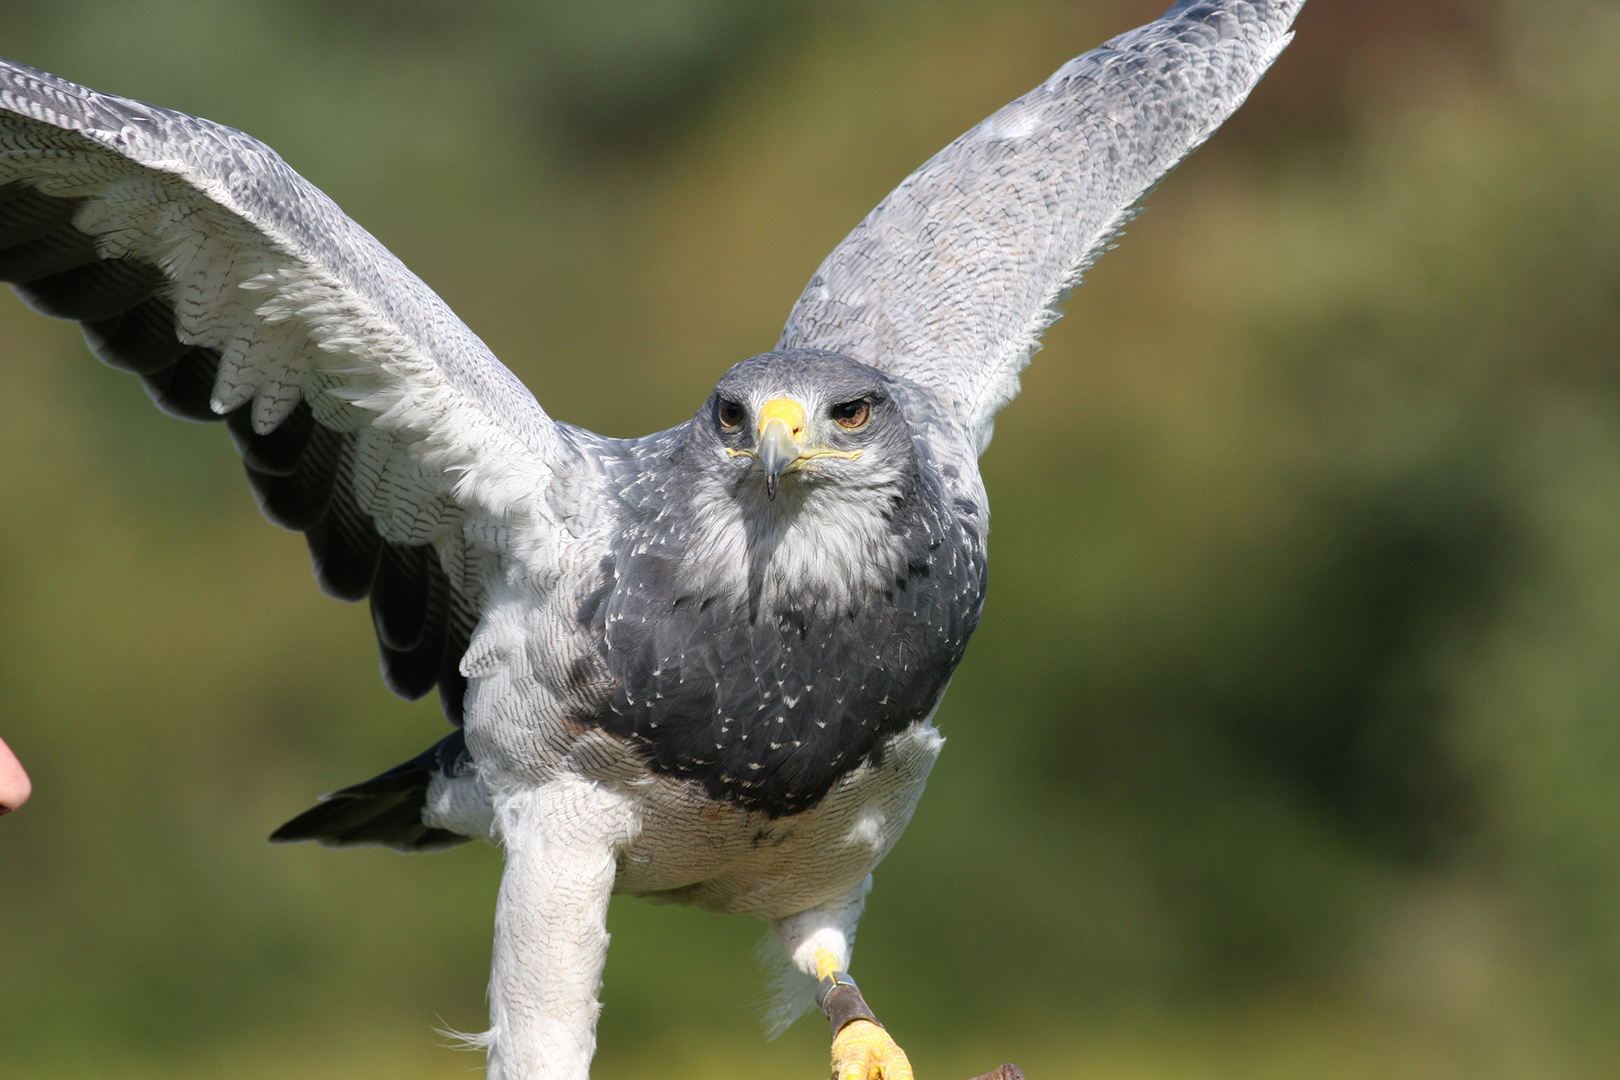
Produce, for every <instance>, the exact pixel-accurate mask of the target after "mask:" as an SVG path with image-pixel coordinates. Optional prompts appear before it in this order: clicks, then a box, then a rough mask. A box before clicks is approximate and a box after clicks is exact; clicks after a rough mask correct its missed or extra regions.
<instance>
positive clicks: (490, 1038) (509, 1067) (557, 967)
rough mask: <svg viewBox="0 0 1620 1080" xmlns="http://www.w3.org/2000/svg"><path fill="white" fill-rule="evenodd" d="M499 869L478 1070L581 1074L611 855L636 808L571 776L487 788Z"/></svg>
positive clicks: (576, 1079)
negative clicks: (501, 857)
mask: <svg viewBox="0 0 1620 1080" xmlns="http://www.w3.org/2000/svg"><path fill="white" fill-rule="evenodd" d="M494 801H495V814H496V821H497V824H498V827H499V829H500V836H501V842H502V845H503V846H504V847H505V849H506V872H505V873H504V874H503V875H502V876H501V890H500V896H499V898H498V900H497V901H496V905H495V952H494V963H493V964H492V966H491V971H490V980H489V1019H490V1029H489V1032H488V1034H486V1035H485V1036H483V1038H482V1039H481V1040H479V1041H481V1042H483V1043H484V1044H485V1045H486V1046H487V1048H488V1050H489V1072H488V1078H489V1080H587V1078H588V1076H589V1074H590V1066H591V1055H592V1054H593V1053H594V1052H595V1050H596V1017H597V1013H598V1012H599V1011H600V1010H601V1005H600V1003H599V1001H598V994H599V992H600V990H601V986H602V964H603V961H604V960H605V959H606V956H607V944H608V933H607V908H608V899H609V897H610V896H611V894H612V892H613V878H614V873H615V859H616V858H617V856H618V853H619V852H620V851H621V850H622V849H623V848H624V846H625V845H626V844H627V843H629V841H630V839H631V836H632V834H633V831H634V828H635V816H634V814H633V813H632V812H631V810H630V808H629V805H628V803H627V802H626V800H625V799H624V798H623V797H622V796H620V795H618V794H616V793H614V792H612V791H610V790H608V789H606V788H603V787H601V786H600V785H597V784H593V783H590V782H588V781H585V780H580V779H577V778H564V779H559V780H555V781H552V782H550V783H548V784H545V785H544V786H541V787H538V788H536V787H522V788H517V789H516V790H508V791H503V792H499V793H497V794H496V795H495V799H494Z"/></svg>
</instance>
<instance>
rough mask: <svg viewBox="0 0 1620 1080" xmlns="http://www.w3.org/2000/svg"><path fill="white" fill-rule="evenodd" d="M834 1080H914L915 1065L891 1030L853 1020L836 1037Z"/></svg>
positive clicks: (833, 1048) (833, 1051) (833, 1049)
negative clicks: (909, 1059)
mask: <svg viewBox="0 0 1620 1080" xmlns="http://www.w3.org/2000/svg"><path fill="white" fill-rule="evenodd" d="M832 1080H912V1075H911V1062H910V1061H908V1060H907V1059H906V1052H905V1051H904V1050H902V1049H900V1047H899V1045H898V1044H897V1043H896V1042H895V1041H894V1040H893V1039H891V1038H889V1033H888V1032H887V1031H884V1030H883V1029H882V1028H881V1027H879V1026H878V1025H877V1024H874V1023H872V1021H870V1020H852V1021H850V1022H849V1024H847V1025H846V1026H845V1027H844V1030H842V1031H840V1032H839V1033H838V1034H837V1035H836V1036H835V1037H834V1038H833V1044H832Z"/></svg>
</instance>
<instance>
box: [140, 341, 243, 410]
mask: <svg viewBox="0 0 1620 1080" xmlns="http://www.w3.org/2000/svg"><path fill="white" fill-rule="evenodd" d="M218 374H219V353H217V352H215V351H214V350H213V349H205V348H203V347H202V346H201V345H198V346H195V347H193V348H190V349H187V350H186V351H185V353H183V354H182V355H181V357H180V359H178V360H176V361H175V362H174V363H173V364H170V365H169V366H168V367H166V368H163V369H162V370H160V371H155V372H153V373H152V374H150V375H142V376H141V383H142V385H144V386H145V387H146V393H147V395H148V396H149V397H151V399H152V403H153V404H154V405H156V406H157V407H158V408H160V409H162V410H163V411H164V412H166V413H168V414H169V415H170V416H173V417H177V418H179V419H181V420H191V421H194V422H196V423H199V424H215V423H218V422H219V421H221V420H223V419H225V418H224V417H223V416H221V415H219V413H217V412H215V411H214V409H213V405H212V404H211V402H212V401H213V398H214V377H215V376H216V375H218Z"/></svg>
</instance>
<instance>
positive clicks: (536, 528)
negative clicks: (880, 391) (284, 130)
mask: <svg viewBox="0 0 1620 1080" xmlns="http://www.w3.org/2000/svg"><path fill="white" fill-rule="evenodd" d="M0 280H3V281H10V282H13V283H15V286H16V289H17V291H18V293H20V294H21V296H22V297H23V299H24V300H25V301H26V302H27V303H28V304H29V305H30V306H32V307H33V308H35V309H36V310H38V311H41V312H43V313H45V314H47V315H52V316H56V317H58V318H66V319H75V320H78V321H79V322H80V323H82V324H83V329H84V333H85V336H86V338H87V339H88V340H89V343H90V347H91V349H92V350H93V351H94V352H95V353H96V355H97V356H98V357H100V358H101V359H102V360H103V361H105V362H106V363H108V364H111V365H112V366H114V367H118V368H123V369H125V370H127V371H132V372H134V373H136V374H138V375H139V376H140V377H141V379H142V380H143V381H144V382H145V383H146V387H147V390H148V392H149V393H150V394H151V396H152V397H153V399H154V400H155V401H156V402H157V404H158V405H159V406H160V407H161V408H163V409H164V410H165V411H167V412H169V413H171V414H173V415H176V416H180V417H183V418H186V419H191V420H225V421H226V422H227V425H228V426H229V428H230V430H231V432H232V434H233V436H234V437H235V440H236V444H237V448H238V449H239V450H240V451H241V454H242V458H243V461H244V463H245V464H246V466H247V472H248V479H249V481H250V483H251V485H252V488H253V491H254V494H255V496H256V497H257V499H258V501H259V505H260V506H261V507H262V509H263V510H264V513H265V515H266V516H267V517H269V518H270V519H271V520H272V521H274V522H276V523H277V524H280V525H283V526H285V527H287V528H289V529H295V530H298V531H301V532H303V533H304V534H305V535H306V537H307V538H308V540H309V546H310V551H311V554H312V556H313V559H314V563H315V572H316V575H317V577H318V578H319V580H320V582H321V585H322V586H323V588H325V590H326V591H327V592H328V593H331V594H332V595H335V596H338V597H341V598H344V599H348V600H358V599H360V598H361V597H365V596H368V595H369V596H370V598H371V607H372V614H373V619H374V622H375V625H376V629H377V636H378V640H379V644H380V646H381V651H382V664H383V674H384V677H385V679H386V680H387V682H388V684H389V686H390V687H391V688H392V689H393V690H395V691H396V692H397V693H400V694H402V695H404V696H406V697H412V698H414V697H420V696H421V695H423V694H425V693H427V692H428V691H429V690H431V689H432V688H433V687H434V685H436V684H437V685H438V686H439V688H440V693H441V697H442V698H443V700H444V704H445V709H446V712H447V713H448V714H449V715H450V717H451V719H452V720H456V721H459V720H460V716H461V709H462V696H463V690H464V688H465V686H466V681H465V679H464V678H463V676H462V674H461V672H460V670H459V665H460V662H461V659H462V655H463V653H464V652H465V649H466V645H467V640H468V635H469V634H470V632H471V630H472V628H473V626H474V624H475V623H476V621H477V616H478V612H479V610H480V607H481V604H482V601H483V598H482V596H481V595H480V591H481V588H482V586H481V584H480V583H481V581H482V580H484V577H483V575H484V573H485V571H486V570H487V569H488V567H487V566H484V565H483V564H482V563H481V562H480V560H484V561H486V562H487V560H489V559H491V558H494V559H497V560H499V559H503V558H508V557H509V558H510V559H511V560H514V561H518V562H521V563H522V570H521V573H522V574H524V575H526V576H527V577H528V579H529V580H531V581H537V582H540V583H541V584H543V583H544V582H545V580H546V579H547V578H548V576H550V575H553V574H554V573H555V569H556V568H555V566H554V565H553V562H554V554H555V549H556V546H557V539H558V533H559V532H562V531H566V524H567V523H566V522H562V521H559V519H558V514H557V512H556V510H555V507H556V506H557V505H559V504H560V502H561V500H560V499H559V498H558V491H557V486H558V477H559V475H562V476H564V477H566V476H568V475H571V474H573V473H577V471H578V465H579V463H578V462H577V461H574V460H571V458H572V456H573V455H574V454H575V453H576V451H574V450H573V449H572V448H571V444H570V443H569V441H568V440H567V439H566V438H564V437H563V435H562V434H561V433H560V429H559V426H558V425H556V424H555V423H553V422H552V421H551V420H550V419H549V418H548V417H547V416H546V414H545V413H544V412H543V411H542V410H541V409H540V406H539V405H538V404H537V403H536V402H535V400H534V398H533V397H532V396H531V395H530V394H529V392H528V390H527V389H525V388H524V386H523V384H522V383H520V382H519V381H518V380H517V378H516V377H515V376H514V375H513V374H512V373H511V372H510V371H508V370H507V369H506V368H505V367H503V366H502V365H501V364H500V363H499V362H498V361H497V360H496V359H495V357H494V356H492V355H491V354H490V352H489V350H488V348H486V347H485V345H484V343H483V342H482V341H480V340H479V339H478V338H477V337H476V336H475V335H474V334H473V333H472V331H471V330H469V329H468V328H467V327H466V326H465V325H463V324H462V322H461V321H460V320H459V319H457V318H456V317H455V315H454V314H453V313H452V312H451V311H450V309H449V308H448V307H446V306H445V304H444V302H443V301H442V300H440V299H439V298H438V296H436V295H435V294H434V293H433V292H432V290H430V289H429V288H428V287H427V286H426V285H425V284H423V283H422V281H421V280H420V279H418V278H417V277H416V276H415V275H414V274H412V273H411V272H410V271H409V270H407V269H406V268H405V267H404V265H402V264H401V263H400V261H399V260H398V259H396V258H395V257H394V256H393V255H392V254H390V253H389V252H388V251H387V250H386V249H385V248H384V247H383V246H382V245H381V244H380V243H378V242H377V241H376V240H375V239H374V238H373V237H372V236H371V235H370V234H369V233H367V232H366V231H365V230H363V229H361V228H360V227H359V226H358V225H356V224H355V223H354V222H353V221H351V220H349V218H347V217H346V216H344V214H343V213H342V212H341V211H340V210H339V209H338V208H337V206H336V205H335V204H334V203H333V202H332V201H331V200H330V199H328V198H327V197H326V196H325V195H324V194H322V193H321V192H320V191H318V190H317V189H316V188H315V187H313V186H312V185H311V184H309V183H308V182H307V181H305V180H304V179H303V178H302V177H300V176H299V175H298V174H297V173H295V172H294V171H293V170H292V169H291V168H290V167H288V165H287V164H286V163H285V162H284V161H282V160H281V158H280V157H279V156H277V155H276V154H275V153H274V152H273V151H272V150H270V148H269V147H266V146H264V145H263V144H262V143H259V142H258V141H256V140H254V139H251V138H249V137H247V136H246V135H243V134H242V133H241V132H239V131H235V130H233V129H231V128H227V127H224V126H222V125H219V124H214V123H211V122H209V121H207V120H200V119H198V118H196V117H192V116H187V115H185V114H183V113H177V112H172V111H170V110H167V109H160V108H156V107H153V106H149V105H144V104H141V103H139V102H135V101H130V100H127V99H124V98H118V97H113V96H111V95H107V94H100V93H97V92H95V91H93V90H88V89H86V88H84V87H81V86H77V85H75V84H73V83H71V82H68V81H66V80H64V79H59V78H56V77H55V76H52V75H48V74H46V73H44V72H42V71H38V70H36V69H34V68H30V67H26V66H24V65H22V64H17V63H13V62H10V61H4V60H0ZM578 500H579V496H578V495H577V493H576V494H575V496H574V505H575V506H576V507H578V506H579V502H578ZM579 512H585V510H584V508H583V507H581V508H580V510H579Z"/></svg>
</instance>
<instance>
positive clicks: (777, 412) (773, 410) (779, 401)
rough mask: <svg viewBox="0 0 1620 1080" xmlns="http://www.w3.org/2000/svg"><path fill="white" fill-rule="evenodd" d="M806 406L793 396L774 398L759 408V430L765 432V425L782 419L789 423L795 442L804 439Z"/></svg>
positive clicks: (788, 427) (789, 429)
mask: <svg viewBox="0 0 1620 1080" xmlns="http://www.w3.org/2000/svg"><path fill="white" fill-rule="evenodd" d="M804 419H805V417H804V406H803V405H800V404H799V403H798V402H797V401H794V400H793V399H792V398H783V397H779V398H772V399H771V400H770V401H767V402H766V403H765V406H764V408H762V409H760V410H759V431H760V434H761V435H763V434H764V433H765V425H766V424H768V423H770V422H771V421H772V420H781V421H782V422H783V423H784V424H786V425H787V429H788V431H789V432H791V433H792V435H793V438H794V441H795V442H802V441H803V440H804Z"/></svg>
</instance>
